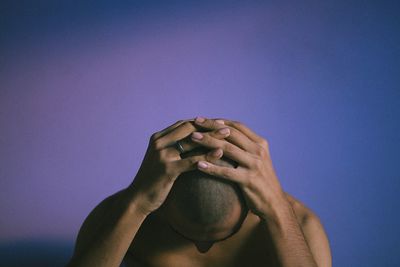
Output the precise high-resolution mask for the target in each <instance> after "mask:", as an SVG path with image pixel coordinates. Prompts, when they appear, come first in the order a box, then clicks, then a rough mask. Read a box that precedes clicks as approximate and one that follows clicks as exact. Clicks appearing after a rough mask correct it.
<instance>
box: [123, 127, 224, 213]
mask: <svg viewBox="0 0 400 267" xmlns="http://www.w3.org/2000/svg"><path fill="white" fill-rule="evenodd" d="M209 126H210V127H209V129H208V130H209V131H208V132H204V133H202V134H203V135H204V136H207V137H209V138H212V139H215V140H220V139H223V138H225V137H227V136H228V135H229V133H228V134H227V133H224V131H222V133H221V131H218V130H219V129H223V128H226V126H225V125H223V124H221V123H218V121H209ZM196 130H199V127H196V126H195V124H194V123H193V120H182V121H178V122H176V123H175V124H173V125H171V126H169V127H167V128H166V129H164V130H162V131H159V132H156V133H154V134H153V135H152V136H151V138H150V141H149V145H148V148H147V151H146V155H145V157H144V159H143V162H142V164H141V166H140V168H139V171H138V173H137V175H136V177H135V179H134V181H133V183H132V184H131V185H130V186H129V188H128V190H129V191H131V192H132V193H133V194H132V195H134V196H135V200H136V201H137V203H139V205H140V209H141V210H142V212H143V213H144V214H145V215H148V214H150V213H151V212H153V211H155V210H156V209H158V208H159V207H160V206H161V205H162V203H163V202H164V201H165V199H166V197H167V195H168V193H169V192H170V190H171V188H172V185H173V183H174V181H175V180H176V178H177V177H178V176H179V174H180V173H182V172H186V171H189V170H193V169H196V165H197V162H198V161H209V162H215V160H217V159H219V158H220V157H221V156H222V153H220V151H219V150H218V151H215V150H211V151H209V152H208V153H203V154H201V155H196V156H191V157H186V158H184V159H182V158H181V156H180V152H179V151H178V150H177V149H176V147H174V144H175V143H176V141H180V142H181V144H182V146H183V148H184V150H185V151H190V150H192V149H194V148H195V147H198V146H199V144H196V143H195V142H193V141H191V140H190V138H189V137H188V136H190V134H191V133H193V132H194V131H196Z"/></svg>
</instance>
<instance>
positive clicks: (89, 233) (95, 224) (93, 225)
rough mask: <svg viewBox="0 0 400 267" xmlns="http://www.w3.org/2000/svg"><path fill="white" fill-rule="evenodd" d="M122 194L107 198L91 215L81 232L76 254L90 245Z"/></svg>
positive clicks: (76, 245) (78, 237)
mask: <svg viewBox="0 0 400 267" xmlns="http://www.w3.org/2000/svg"><path fill="white" fill-rule="evenodd" d="M120 194H121V191H120V192H117V193H115V194H113V195H111V196H109V197H107V198H105V199H104V200H103V201H101V202H100V203H99V204H98V205H97V206H96V207H95V208H94V209H93V210H92V211H91V212H90V213H89V215H88V216H87V217H86V219H85V220H84V222H83V224H82V226H81V228H80V230H79V233H78V236H77V239H76V244H75V251H74V253H75V254H76V253H79V252H81V251H82V250H84V248H85V247H86V246H87V245H88V244H89V243H90V241H91V240H92V238H93V237H94V235H95V233H96V232H97V230H98V229H99V227H100V224H99V222H102V221H104V220H106V219H107V215H108V214H107V212H108V210H109V209H110V207H111V206H112V205H113V203H114V200H115V199H117V198H118V196H119V195H120Z"/></svg>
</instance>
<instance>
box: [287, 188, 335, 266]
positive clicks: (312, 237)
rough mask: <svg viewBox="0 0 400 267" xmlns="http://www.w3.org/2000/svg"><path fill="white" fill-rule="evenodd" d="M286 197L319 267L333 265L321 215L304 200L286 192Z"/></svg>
mask: <svg viewBox="0 0 400 267" xmlns="http://www.w3.org/2000/svg"><path fill="white" fill-rule="evenodd" d="M285 194H286V197H287V199H288V201H289V202H290V204H291V205H292V207H293V210H294V212H295V214H296V217H297V222H298V223H299V225H300V227H301V229H302V231H303V234H304V238H305V239H306V241H307V244H308V246H309V247H310V250H311V252H312V254H313V256H314V259H315V261H316V262H317V264H318V266H319V267H331V266H332V256H331V250H330V246H329V240H328V236H327V234H326V232H325V229H324V226H323V224H322V222H321V220H320V218H319V216H318V215H317V214H316V213H315V212H313V211H312V210H311V209H310V208H309V207H307V206H306V205H305V204H304V203H303V202H301V201H300V200H298V199H296V198H295V197H293V196H292V195H290V194H288V193H286V192H285Z"/></svg>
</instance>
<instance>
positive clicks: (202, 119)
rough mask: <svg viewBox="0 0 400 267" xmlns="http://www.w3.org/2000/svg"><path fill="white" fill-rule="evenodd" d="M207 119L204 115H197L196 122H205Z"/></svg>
mask: <svg viewBox="0 0 400 267" xmlns="http://www.w3.org/2000/svg"><path fill="white" fill-rule="evenodd" d="M205 121H206V119H205V118H204V117H196V119H195V122H197V123H203V122H205Z"/></svg>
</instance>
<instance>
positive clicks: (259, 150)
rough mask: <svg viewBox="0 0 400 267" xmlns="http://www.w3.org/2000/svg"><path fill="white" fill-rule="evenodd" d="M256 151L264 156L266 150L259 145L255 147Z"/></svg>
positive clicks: (258, 154)
mask: <svg viewBox="0 0 400 267" xmlns="http://www.w3.org/2000/svg"><path fill="white" fill-rule="evenodd" d="M254 152H255V154H256V155H257V156H262V155H263V152H264V148H263V147H261V146H258V145H257V146H256V148H255V149H254Z"/></svg>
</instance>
